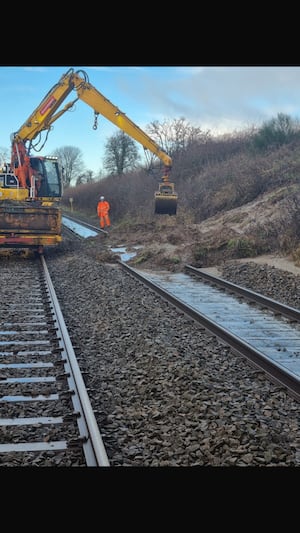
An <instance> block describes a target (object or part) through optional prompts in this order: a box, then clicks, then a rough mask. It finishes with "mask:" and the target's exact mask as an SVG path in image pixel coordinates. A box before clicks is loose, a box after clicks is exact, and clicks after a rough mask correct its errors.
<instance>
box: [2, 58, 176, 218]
mask: <svg viewBox="0 0 300 533" xmlns="http://www.w3.org/2000/svg"><path fill="white" fill-rule="evenodd" d="M72 90H75V91H76V93H77V98H76V99H75V100H73V101H72V102H69V103H68V104H66V105H65V106H64V107H63V108H62V109H61V110H59V108H60V106H61V104H62V103H63V101H64V100H65V99H66V98H67V96H68V95H69V94H70V93H71V91H72ZM78 99H80V100H82V101H83V102H85V103H86V104H87V105H89V106H90V107H91V108H92V109H93V110H94V112H95V114H96V115H98V114H101V115H103V116H104V117H105V118H107V119H108V120H109V121H110V122H112V123H113V124H115V125H116V126H117V127H118V128H120V129H121V130H122V131H124V132H125V133H126V134H127V135H129V136H130V137H132V138H133V139H135V140H136V141H137V142H138V143H140V144H141V145H142V146H143V147H144V149H147V150H150V151H151V152H152V153H153V154H154V155H155V156H157V157H158V158H159V159H160V160H161V161H162V162H163V163H164V171H163V176H162V182H161V183H160V184H159V190H158V191H156V192H155V213H159V214H169V215H173V214H176V209H177V198H178V195H177V193H176V192H175V190H174V184H173V183H171V182H170V180H169V175H170V172H171V169H172V159H171V158H170V157H169V156H168V155H167V154H166V152H165V151H164V150H162V149H161V148H160V147H159V146H158V144H157V143H156V142H155V141H153V140H152V139H151V138H150V137H149V136H148V135H147V134H146V133H145V132H144V131H143V130H142V129H141V128H139V127H138V126H137V125H136V124H135V123H134V122H133V121H132V120H130V119H129V118H128V117H127V116H126V114H125V113H123V112H122V111H120V109H119V108H118V107H116V106H115V105H114V104H112V103H111V102H110V101H109V100H108V99H107V98H106V97H105V96H104V95H103V94H101V93H100V92H99V91H98V90H97V89H96V88H95V87H93V85H91V84H90V83H89V81H88V77H87V74H86V73H85V72H84V71H81V70H79V71H77V72H74V69H72V68H71V69H69V70H68V71H67V72H66V73H65V74H63V76H62V77H61V79H60V80H59V82H58V83H57V84H56V85H54V87H53V88H52V89H51V90H50V91H49V92H48V93H47V95H46V96H45V98H44V99H43V100H42V102H41V103H40V105H39V106H38V107H37V108H36V109H35V111H34V112H33V113H32V114H31V116H30V117H29V118H28V120H27V121H26V122H25V123H24V124H23V126H21V128H20V129H19V130H18V131H17V132H16V133H14V134H13V136H12V161H11V164H12V167H13V168H14V171H15V173H16V175H17V176H18V178H19V181H20V184H21V186H22V187H25V186H26V183H28V176H29V174H30V161H29V157H28V156H29V150H30V147H29V148H28V147H27V146H26V144H28V143H30V146H31V143H32V141H33V140H34V139H35V138H36V137H37V135H38V134H40V133H41V132H42V131H45V130H48V131H49V130H50V129H51V127H52V124H53V123H54V122H55V121H56V120H57V119H58V118H59V117H61V116H62V115H63V114H64V113H65V112H66V111H68V110H69V109H70V108H71V107H73V105H74V104H75V102H77V101H78Z"/></svg>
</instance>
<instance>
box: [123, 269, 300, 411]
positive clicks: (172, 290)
mask: <svg viewBox="0 0 300 533" xmlns="http://www.w3.org/2000/svg"><path fill="white" fill-rule="evenodd" d="M122 267H123V268H124V269H125V270H126V271H127V272H129V273H130V274H131V275H133V276H134V277H135V278H137V279H139V280H140V281H141V282H143V283H147V284H148V286H149V287H151V288H152V289H153V290H155V291H156V292H157V293H158V294H160V296H162V297H163V298H164V299H165V300H167V301H168V302H170V303H172V304H173V305H175V306H176V307H177V308H178V309H180V310H181V311H183V312H184V313H185V314H187V315H189V316H190V317H191V318H193V319H194V320H195V321H197V322H198V323H199V324H201V325H202V326H204V327H205V328H206V329H207V330H208V331H210V332H211V333H212V334H213V335H215V336H216V337H218V338H219V339H221V340H222V341H224V343H226V344H227V345H228V346H230V347H231V348H232V350H234V351H235V352H236V353H238V354H240V355H242V356H244V357H246V358H247V360H248V361H249V362H250V363H252V364H254V365H255V366H256V367H257V368H259V369H260V370H262V371H263V372H264V373H265V374H266V375H267V376H268V378H269V379H271V380H272V381H273V382H275V383H277V384H279V385H280V386H283V387H284V388H285V389H286V390H287V391H288V392H289V393H290V394H291V395H292V396H293V397H295V398H296V399H297V400H298V401H299V400H300V312H299V311H298V310H297V309H293V308H291V307H288V306H285V305H283V304H280V303H279V302H276V301H274V300H271V299H269V298H266V297H264V296H262V295H261V294H257V293H255V292H253V291H250V290H247V289H245V288H243V287H240V286H238V285H234V284H233V283H229V282H227V281H225V280H222V279H221V278H217V277H214V276H211V275H209V274H206V273H204V272H202V271H201V270H199V269H195V268H193V267H192V266H190V265H186V271H187V273H188V275H186V274H184V273H179V274H172V273H165V272H163V273H162V272H144V271H138V270H136V269H133V268H131V267H130V266H128V265H126V264H125V263H122Z"/></svg>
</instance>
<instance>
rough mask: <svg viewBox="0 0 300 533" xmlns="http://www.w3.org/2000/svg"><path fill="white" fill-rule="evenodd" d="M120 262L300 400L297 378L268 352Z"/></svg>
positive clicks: (129, 271)
mask: <svg viewBox="0 0 300 533" xmlns="http://www.w3.org/2000/svg"><path fill="white" fill-rule="evenodd" d="M120 265H121V266H122V268H123V269H124V270H125V271H126V272H128V274H130V275H132V276H133V277H135V278H136V279H138V280H140V281H141V282H142V283H143V284H145V285H147V286H148V287H149V288H151V289H152V290H154V291H155V292H156V293H157V294H159V295H160V296H161V297H162V298H163V299H165V300H166V301H167V302H169V303H171V304H173V305H174V306H175V307H176V308H177V309H180V310H181V311H182V312H183V313H185V314H186V315H187V316H189V317H190V318H192V319H193V320H195V321H196V322H198V323H199V324H201V325H202V326H204V328H206V329H207V330H208V331H209V332H210V333H212V334H213V335H214V336H216V337H217V338H219V339H220V340H222V341H223V342H224V343H225V344H227V345H229V346H230V347H231V348H232V350H233V351H234V352H235V353H237V354H240V355H242V356H243V357H246V358H247V360H248V361H249V362H250V363H251V364H252V365H254V366H255V367H256V368H258V369H259V370H262V371H263V372H264V373H265V374H266V375H267V376H268V378H269V379H270V380H271V381H273V382H274V383H276V384H278V385H280V386H283V387H284V388H286V389H287V390H288V392H289V393H290V394H291V395H292V396H293V397H294V398H295V399H296V400H298V401H299V400H300V379H299V377H298V376H296V375H295V374H293V373H292V372H290V371H289V370H288V369H284V368H282V367H281V366H280V365H278V364H276V363H275V362H274V361H272V360H271V359H270V358H269V357H268V356H266V355H265V354H264V353H262V352H261V351H260V350H258V349H255V348H254V347H253V346H252V345H250V344H249V343H248V342H247V341H246V340H243V339H242V338H241V337H240V336H237V335H235V334H233V333H232V332H230V331H229V330H227V329H225V328H224V327H222V326H221V325H220V324H218V323H217V322H215V321H214V320H212V319H210V318H208V317H207V316H206V315H204V314H203V313H201V312H199V311H198V310H196V309H195V308H193V307H191V306H190V305H188V304H187V303H186V302H184V301H182V300H181V299H179V298H178V297H176V296H174V295H173V294H171V292H169V291H167V290H165V289H163V288H162V287H161V286H160V285H158V284H157V283H155V282H154V281H151V279H149V277H145V275H144V274H143V272H142V271H137V270H136V269H134V268H132V267H130V266H129V265H127V264H125V263H120ZM211 281H212V280H211ZM232 289H233V286H232Z"/></svg>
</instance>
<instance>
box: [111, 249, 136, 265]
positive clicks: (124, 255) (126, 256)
mask: <svg viewBox="0 0 300 533" xmlns="http://www.w3.org/2000/svg"><path fill="white" fill-rule="evenodd" d="M138 248H142V247H141V246H134V249H135V250H137V249H138ZM111 251H112V252H114V253H116V254H119V255H120V258H121V261H124V263H126V261H129V259H132V258H133V257H135V256H136V252H127V249H126V246H118V247H117V248H111Z"/></svg>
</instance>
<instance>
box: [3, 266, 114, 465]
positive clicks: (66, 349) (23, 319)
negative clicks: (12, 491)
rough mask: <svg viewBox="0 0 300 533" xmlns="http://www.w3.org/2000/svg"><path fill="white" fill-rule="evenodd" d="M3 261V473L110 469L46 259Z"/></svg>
mask: <svg viewBox="0 0 300 533" xmlns="http://www.w3.org/2000/svg"><path fill="white" fill-rule="evenodd" d="M1 262H2V264H1V306H0V309H1V315H0V387H1V389H0V390H1V395H0V412H1V418H0V426H1V428H0V435H1V438H0V466H18V465H22V464H23V463H24V462H26V464H32V465H35V466H58V465H60V466H70V465H72V466H109V462H108V458H107V454H106V450H105V448H104V446H103V442H102V438H101V435H100V432H99V428H98V426H97V423H96V420H95V416H94V413H93V410H92V407H91V404H90V401H89V397H88V393H87V390H86V388H85V385H84V381H83V378H82V375H81V372H80V370H79V367H78V364H77V360H76V357H75V354H74V350H73V347H72V344H71V341H70V338H69V335H68V331H67V328H66V325H65V322H64V319H63V316H62V313H61V310H60V306H59V304H58V301H57V298H56V295H55V291H54V287H53V284H52V282H51V279H50V276H49V272H48V269H47V265H46V262H45V259H44V257H43V256H38V257H30V258H26V259H24V258H20V257H9V258H1Z"/></svg>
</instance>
